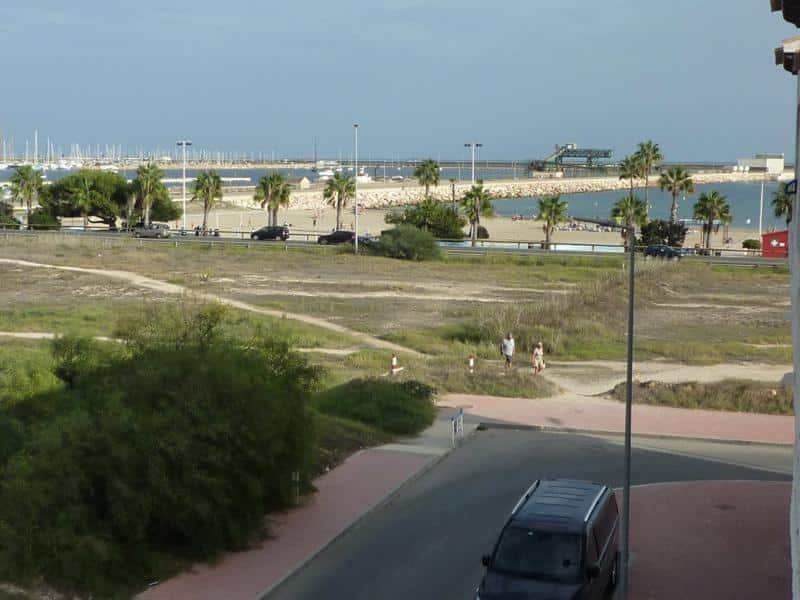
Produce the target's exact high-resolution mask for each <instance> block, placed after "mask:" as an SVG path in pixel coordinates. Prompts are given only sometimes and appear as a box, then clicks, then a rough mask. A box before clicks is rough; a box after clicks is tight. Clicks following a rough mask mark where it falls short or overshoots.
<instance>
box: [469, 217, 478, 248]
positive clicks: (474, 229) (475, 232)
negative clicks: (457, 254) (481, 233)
mask: <svg viewBox="0 0 800 600" xmlns="http://www.w3.org/2000/svg"><path fill="white" fill-rule="evenodd" d="M469 233H470V238H471V239H472V247H473V248H474V247H475V246H477V244H478V221H477V219H476V220H475V221H473V222H472V228H471V229H470V232H469Z"/></svg>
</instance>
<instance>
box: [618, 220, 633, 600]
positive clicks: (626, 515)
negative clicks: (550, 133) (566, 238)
mask: <svg viewBox="0 0 800 600" xmlns="http://www.w3.org/2000/svg"><path fill="white" fill-rule="evenodd" d="M628 240H629V246H630V249H631V257H630V260H629V261H628V369H627V376H626V387H625V487H624V490H623V500H622V563H621V565H620V571H621V573H620V583H621V586H620V587H621V590H620V592H621V593H620V597H621V600H627V598H628V583H629V580H630V576H629V575H630V572H629V569H628V566H629V561H630V539H631V536H630V526H631V408H632V406H633V300H634V287H633V286H634V273H635V266H636V228H635V227H629V228H628Z"/></svg>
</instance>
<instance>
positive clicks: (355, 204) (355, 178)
mask: <svg viewBox="0 0 800 600" xmlns="http://www.w3.org/2000/svg"><path fill="white" fill-rule="evenodd" d="M353 131H354V132H355V136H356V153H355V160H354V161H353V163H354V165H353V168H354V169H355V172H354V173H353V210H354V211H355V214H356V218H355V238H354V239H353V247H354V248H355V253H356V254H358V123H353Z"/></svg>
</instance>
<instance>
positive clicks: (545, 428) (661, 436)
mask: <svg viewBox="0 0 800 600" xmlns="http://www.w3.org/2000/svg"><path fill="white" fill-rule="evenodd" d="M487 429H506V430H522V431H541V432H543V433H577V434H584V435H613V436H624V435H625V433H624V432H622V431H612V430H606V429H578V428H573V427H551V426H549V425H521V424H516V423H502V422H494V423H493V422H484V421H481V422H480V423H479V424H478V429H477V431H486V430H487ZM632 437H638V438H644V439H651V440H676V441H685V442H715V443H718V444H730V445H733V446H765V447H770V448H791V447H792V446H794V443H793V442H785V443H784V442H759V441H755V440H731V439H727V438H713V437H695V436H689V435H673V434H669V433H633V434H632Z"/></svg>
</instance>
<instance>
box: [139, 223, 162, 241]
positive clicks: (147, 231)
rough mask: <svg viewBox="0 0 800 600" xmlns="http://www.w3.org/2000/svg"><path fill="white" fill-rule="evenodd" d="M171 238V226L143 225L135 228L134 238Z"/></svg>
mask: <svg viewBox="0 0 800 600" xmlns="http://www.w3.org/2000/svg"><path fill="white" fill-rule="evenodd" d="M169 236H170V229H169V225H167V224H166V223H150V225H145V224H144V223H141V224H139V225H137V226H136V227H134V228H133V237H142V238H168V237H169Z"/></svg>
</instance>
